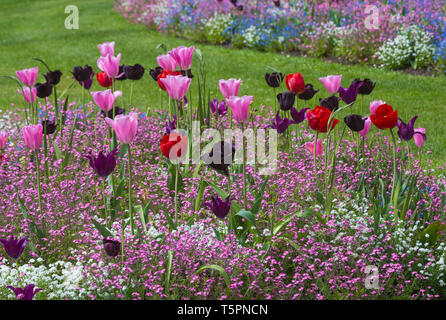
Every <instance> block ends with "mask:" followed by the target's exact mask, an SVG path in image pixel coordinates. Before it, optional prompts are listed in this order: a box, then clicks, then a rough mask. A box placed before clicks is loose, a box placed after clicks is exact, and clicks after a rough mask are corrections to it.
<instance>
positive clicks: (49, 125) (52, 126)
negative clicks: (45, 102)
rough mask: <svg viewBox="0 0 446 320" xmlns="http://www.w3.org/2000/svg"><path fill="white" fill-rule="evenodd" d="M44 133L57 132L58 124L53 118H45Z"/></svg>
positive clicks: (43, 123) (43, 122)
mask: <svg viewBox="0 0 446 320" xmlns="http://www.w3.org/2000/svg"><path fill="white" fill-rule="evenodd" d="M42 126H43V133H44V134H46V135H50V134H53V133H54V132H56V128H57V124H56V123H55V122H54V121H53V120H43V121H42Z"/></svg>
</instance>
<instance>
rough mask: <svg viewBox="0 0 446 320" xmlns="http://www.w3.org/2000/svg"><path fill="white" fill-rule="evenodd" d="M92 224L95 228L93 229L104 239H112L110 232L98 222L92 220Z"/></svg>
mask: <svg viewBox="0 0 446 320" xmlns="http://www.w3.org/2000/svg"><path fill="white" fill-rule="evenodd" d="M92 222H93V224H94V226H95V228H96V229H97V230H98V231H99V233H100V234H101V235H102V236H103V237H104V238H107V237H110V238H113V234H112V233H111V232H110V230H108V229H107V227H106V226H104V225H102V224H101V223H100V222H98V221H97V220H96V219H92Z"/></svg>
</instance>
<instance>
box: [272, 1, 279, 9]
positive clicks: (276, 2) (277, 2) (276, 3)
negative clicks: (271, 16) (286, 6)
mask: <svg viewBox="0 0 446 320" xmlns="http://www.w3.org/2000/svg"><path fill="white" fill-rule="evenodd" d="M273 3H274V5H275V6H276V7H277V8H280V0H273Z"/></svg>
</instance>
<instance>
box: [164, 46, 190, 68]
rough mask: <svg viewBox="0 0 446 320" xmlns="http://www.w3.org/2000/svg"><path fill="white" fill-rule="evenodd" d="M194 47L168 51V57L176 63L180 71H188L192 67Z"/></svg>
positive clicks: (182, 47) (181, 47)
mask: <svg viewBox="0 0 446 320" xmlns="http://www.w3.org/2000/svg"><path fill="white" fill-rule="evenodd" d="M194 49H195V48H194V46H192V47H189V48H187V47H185V46H180V47H177V48H173V49H172V51H169V52H168V53H169V55H170V56H171V57H172V58H173V59H174V60H175V61H176V63H177V64H178V66H179V67H180V69H181V70H189V69H190V68H191V67H192V58H193V56H194Z"/></svg>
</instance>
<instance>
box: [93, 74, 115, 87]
mask: <svg viewBox="0 0 446 320" xmlns="http://www.w3.org/2000/svg"><path fill="white" fill-rule="evenodd" d="M96 79H98V82H99V84H100V85H101V87H104V88H110V87H111V86H112V85H113V79H111V78H109V77H108V76H107V74H106V73H105V72H100V73H96Z"/></svg>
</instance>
